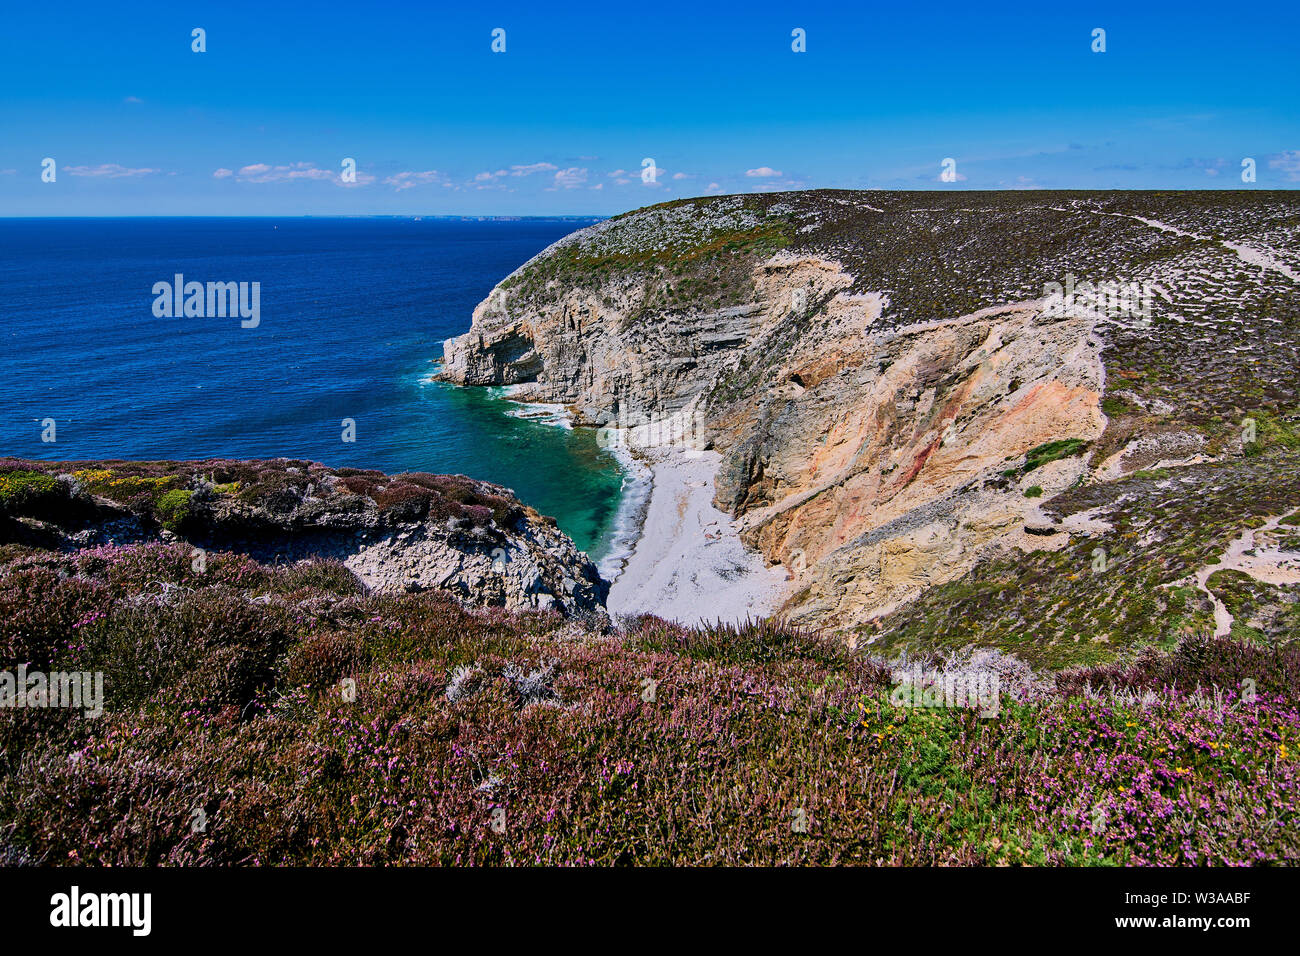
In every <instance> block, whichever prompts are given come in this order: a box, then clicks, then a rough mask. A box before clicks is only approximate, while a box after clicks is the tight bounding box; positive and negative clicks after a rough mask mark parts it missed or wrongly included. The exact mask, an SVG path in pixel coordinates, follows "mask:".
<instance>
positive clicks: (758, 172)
mask: <svg viewBox="0 0 1300 956" xmlns="http://www.w3.org/2000/svg"><path fill="white" fill-rule="evenodd" d="M745 175H746V176H749V177H750V178H751V179H771V178H772V177H774V176H780V175H781V170H779V169H773V168H772V167H771V166H759V167H758V168H757V169H747V170H745Z"/></svg>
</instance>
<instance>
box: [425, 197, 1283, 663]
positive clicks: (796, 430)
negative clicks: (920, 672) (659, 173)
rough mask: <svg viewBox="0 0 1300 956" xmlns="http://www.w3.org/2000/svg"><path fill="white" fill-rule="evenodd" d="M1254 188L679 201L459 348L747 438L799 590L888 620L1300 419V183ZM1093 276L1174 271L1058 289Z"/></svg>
mask: <svg viewBox="0 0 1300 956" xmlns="http://www.w3.org/2000/svg"><path fill="white" fill-rule="evenodd" d="M1251 202H1253V203H1254V205H1253V206H1252V205H1248V206H1246V207H1245V208H1242V201H1241V200H1240V199H1239V198H1237V197H1231V198H1228V199H1223V198H1219V199H1207V198H1203V197H1202V198H1189V196H1188V194H1184V196H1183V198H1182V199H1181V200H1179V201H1177V202H1172V201H1171V200H1168V199H1167V198H1165V196H1164V194H1124V195H1119V194H1116V195H1110V194H1041V195H1038V196H1032V195H1025V194H1020V195H1009V194H972V193H963V194H946V195H935V194H889V193H878V192H865V193H853V192H838V191H818V192H813V193H797V194H781V195H768V196H749V197H719V198H716V199H707V200H691V201H681V202H677V203H670V204H667V205H664V206H656V207H651V208H649V209H646V210H640V211H638V212H635V213H631V214H628V215H626V216H622V217H619V218H617V219H614V220H610V221H608V222H605V223H601V224H599V225H597V226H593V227H591V228H588V229H585V230H582V231H581V232H578V233H575V234H574V235H573V236H570V237H567V238H566V239H564V240H561V242H559V243H557V244H555V245H554V246H552V247H551V248H550V249H548V250H546V251H545V252H544V253H542V254H541V255H539V256H538V257H536V258H534V259H533V260H532V261H530V262H529V263H527V264H525V266H523V267H521V268H520V269H519V270H517V271H516V272H515V273H514V274H512V275H511V276H509V277H508V278H506V279H505V280H504V281H503V282H502V283H501V284H500V285H499V286H498V288H497V289H496V290H494V292H493V293H492V295H490V296H489V297H488V299H487V300H485V301H484V302H483V303H482V304H481V305H480V306H479V307H478V308H477V309H476V310H475V313H474V318H473V326H472V329H471V331H470V332H469V333H468V334H466V335H464V336H461V337H459V338H457V339H452V340H450V341H448V343H447V344H446V348H445V356H444V358H445V361H444V367H443V372H442V374H443V376H444V377H445V378H446V379H448V380H450V381H453V382H457V383H460V384H513V385H518V386H520V395H521V397H524V398H527V399H531V400H536V401H546V402H560V403H564V404H566V405H569V406H571V407H572V408H573V409H574V411H575V412H576V414H577V415H578V417H579V420H580V421H582V422H585V423H588V424H594V425H605V426H610V425H615V426H620V425H621V426H626V425H628V424H638V423H642V422H662V421H668V420H671V421H674V422H681V421H689V422H690V423H692V425H697V426H698V427H699V430H700V432H701V433H702V434H703V435H704V436H705V437H706V440H707V442H708V443H709V444H711V445H712V447H714V448H715V449H716V450H718V451H719V452H721V454H722V456H723V463H722V466H721V469H720V472H719V475H718V478H717V488H718V494H717V503H718V505H719V507H722V508H724V509H725V510H728V511H730V512H732V513H733V514H736V515H739V516H741V517H742V519H743V529H744V531H743V533H744V536H745V538H746V540H747V541H748V542H749V543H750V544H752V545H753V546H754V547H756V548H758V549H760V550H761V552H762V553H763V555H764V556H765V558H766V559H767V560H768V561H769V562H773V563H780V564H783V565H785V566H786V567H787V568H789V570H790V572H791V581H790V586H789V587H790V591H789V595H788V602H787V605H786V612H787V613H788V614H790V615H791V616H793V617H795V618H797V619H801V620H807V621H811V622H814V623H818V624H824V625H830V626H834V627H836V628H841V629H849V630H861V629H863V627H864V626H866V625H867V624H868V622H873V628H868V630H869V632H870V633H871V634H872V635H873V638H874V636H875V634H876V633H877V631H876V629H878V628H879V624H880V619H882V618H884V617H886V616H888V615H889V614H891V612H894V611H896V610H897V609H898V608H900V607H902V606H903V605H905V604H907V603H908V602H909V601H911V600H912V599H914V598H916V597H918V596H919V595H921V594H922V593H924V592H926V591H927V589H930V588H933V587H934V586H936V585H940V584H944V583H946V582H950V581H953V580H955V579H957V578H960V577H962V576H964V575H967V574H968V573H969V572H971V571H972V569H973V568H975V567H976V566H977V565H979V564H980V563H981V562H987V561H990V560H994V559H997V558H999V557H1005V556H1007V555H1014V554H1017V553H1021V554H1023V553H1029V552H1033V553H1038V552H1051V551H1056V550H1060V549H1062V548H1063V547H1065V546H1066V545H1067V543H1069V542H1071V541H1074V540H1077V539H1078V538H1079V537H1080V536H1081V535H1082V536H1084V537H1086V536H1087V534H1088V533H1091V532H1095V531H1096V530H1097V529H1096V528H1095V527H1094V526H1092V525H1089V524H1088V522H1086V521H1085V522H1082V523H1080V524H1078V525H1077V527H1076V526H1071V528H1070V529H1068V530H1063V528H1062V526H1061V525H1060V522H1059V520H1058V519H1059V516H1051V515H1048V514H1044V512H1043V510H1042V509H1041V507H1040V505H1041V504H1042V503H1043V502H1047V501H1049V500H1051V499H1053V498H1054V496H1056V495H1058V494H1059V493H1061V492H1064V491H1065V490H1067V489H1070V488H1075V487H1078V486H1081V485H1089V486H1091V485H1094V484H1098V483H1107V482H1110V483H1112V484H1113V483H1114V482H1116V481H1118V480H1120V479H1122V478H1124V477H1125V476H1127V475H1131V474H1133V473H1134V472H1137V471H1138V470H1139V469H1141V468H1145V467H1150V466H1152V465H1157V466H1159V465H1172V464H1180V463H1184V462H1186V463H1196V462H1204V461H1221V460H1225V458H1231V457H1234V456H1235V457H1236V458H1240V456H1242V454H1243V446H1242V444H1241V442H1240V440H1239V439H1238V438H1237V437H1236V435H1235V432H1236V429H1237V427H1238V423H1239V421H1240V419H1241V418H1242V416H1243V415H1244V414H1246V413H1247V412H1249V411H1250V410H1251V409H1261V413H1262V414H1266V415H1271V414H1276V415H1279V416H1282V417H1281V418H1280V419H1279V420H1283V419H1285V416H1286V415H1287V414H1289V413H1290V410H1291V409H1293V408H1294V407H1295V404H1296V396H1297V392H1298V389H1297V384H1298V382H1297V379H1298V373H1297V368H1296V365H1295V363H1294V362H1293V361H1292V359H1293V358H1294V356H1295V354H1296V351H1297V343H1298V342H1300V323H1297V316H1296V310H1295V308H1294V306H1293V305H1292V304H1290V303H1291V302H1292V301H1293V299H1294V292H1295V288H1294V284H1295V281H1294V278H1293V276H1292V275H1291V274H1290V267H1288V266H1286V262H1288V261H1290V260H1289V259H1288V256H1293V255H1294V253H1293V252H1292V251H1291V250H1292V246H1291V242H1292V240H1293V238H1294V233H1295V231H1296V228H1295V222H1296V219H1295V212H1296V210H1295V201H1294V200H1293V199H1289V198H1282V197H1274V198H1269V197H1267V196H1264V195H1260V196H1258V197H1256V198H1254V199H1252V200H1251ZM1157 215H1158V216H1164V217H1166V218H1169V219H1171V220H1175V221H1179V222H1182V223H1185V224H1188V226H1189V227H1188V228H1186V229H1169V228H1157V227H1156V225H1154V223H1155V222H1156V220H1155V219H1154V218H1153V217H1155V216H1157ZM1196 224H1199V227H1200V228H1201V229H1202V230H1204V231H1205V232H1206V233H1209V234H1208V235H1207V234H1202V233H1200V232H1197V233H1193V232H1191V229H1190V226H1191V225H1196ZM1252 230H1253V231H1252ZM1261 236H1263V237H1264V238H1265V239H1267V240H1268V242H1270V243H1271V245H1267V246H1264V245H1263V244H1262V243H1261V242H1260V237H1261ZM1230 239H1239V240H1241V241H1238V242H1232V241H1229V240H1230ZM1251 243H1254V245H1251ZM1241 247H1247V248H1250V249H1253V250H1256V251H1258V250H1259V249H1263V248H1266V249H1267V255H1265V254H1264V253H1260V254H1259V255H1256V256H1254V257H1247V256H1243V255H1242V254H1241V252H1240V248H1241ZM1261 261H1266V264H1265V265H1263V266H1261V265H1260V262H1261ZM1267 263H1272V266H1273V267H1269V266H1268V265H1267ZM1076 279H1077V280H1078V281H1079V283H1080V284H1082V283H1083V282H1085V281H1089V280H1090V281H1091V282H1092V283H1095V284H1098V285H1100V284H1101V283H1103V282H1107V281H1114V282H1117V283H1126V284H1132V285H1133V287H1134V288H1139V287H1140V288H1142V289H1144V290H1146V292H1147V296H1146V299H1145V300H1141V299H1138V298H1136V297H1135V298H1134V299H1133V300H1132V301H1131V302H1119V303H1116V302H1115V301H1114V300H1113V299H1112V301H1110V302H1109V303H1107V302H1105V301H1101V302H1097V301H1093V300H1089V299H1087V297H1086V296H1082V295H1081V296H1078V297H1076V296H1075V295H1073V293H1072V291H1071V292H1070V293H1069V294H1065V295H1062V294H1061V293H1060V292H1059V291H1058V290H1059V289H1060V288H1061V287H1062V286H1063V287H1064V288H1066V289H1068V290H1073V289H1074V288H1075V282H1076ZM1052 283H1056V284H1057V286H1056V287H1054V286H1053V285H1052ZM1080 287H1082V285H1080ZM1261 327H1262V328H1263V329H1264V330H1266V332H1267V335H1265V336H1261V335H1260V334H1259V331H1258V330H1259V329H1260V328H1261ZM1287 427H1288V428H1289V427H1290V426H1287ZM1288 434H1289V432H1288ZM1246 451H1249V449H1246Z"/></svg>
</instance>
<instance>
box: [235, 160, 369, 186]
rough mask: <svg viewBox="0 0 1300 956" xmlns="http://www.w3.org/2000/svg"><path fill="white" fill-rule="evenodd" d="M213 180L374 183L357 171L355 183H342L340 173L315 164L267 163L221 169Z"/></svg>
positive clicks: (366, 174)
mask: <svg viewBox="0 0 1300 956" xmlns="http://www.w3.org/2000/svg"><path fill="white" fill-rule="evenodd" d="M212 176H213V178H215V179H230V178H232V177H233V178H234V179H237V180H238V181H239V182H241V183H288V182H329V183H334V185H336V186H368V185H370V184H371V183H373V182H374V181H375V177H374V176H372V175H371V174H370V173H366V172H362V171H360V170H357V178H356V181H355V182H350V183H349V182H344V181H343V176H342V173H341V172H336V171H335V170H332V169H322V168H321V167H319V166H317V165H316V164H315V163H305V162H299V163H288V164H285V165H283V166H272V165H271V164H269V163H249V164H248V165H247V166H241V167H239V169H238V170H236V171H231V170H229V169H227V168H226V167H224V166H223V167H221V168H220V169H217V170H215V171H214V172H213V173H212Z"/></svg>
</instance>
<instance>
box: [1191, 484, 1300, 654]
mask: <svg viewBox="0 0 1300 956" xmlns="http://www.w3.org/2000/svg"><path fill="white" fill-rule="evenodd" d="M1297 510H1300V509H1292V510H1291V511H1288V512H1287V513H1286V514H1284V515H1278V516H1277V517H1276V518H1269V519H1268V521H1266V522H1264V524H1263V525H1262V526H1261V527H1258V528H1251V529H1249V530H1247V531H1245V532H1243V533H1242V535H1241V536H1240V537H1239V538H1237V539H1236V540H1235V541H1232V542H1229V544H1228V548H1227V550H1226V551H1224V552H1223V554H1222V555H1221V556H1220V558H1219V560H1218V561H1217V562H1216V563H1214V564H1207V565H1206V566H1205V567H1203V568H1201V570H1199V571H1197V572H1196V586H1197V587H1198V588H1200V589H1201V590H1202V591H1204V592H1205V593H1206V594H1207V595H1209V597H1210V600H1211V601H1212V602H1213V603H1214V636H1215V637H1226V636H1227V634H1228V632H1229V631H1231V630H1232V615H1231V614H1230V613H1228V609H1227V607H1226V606H1225V605H1224V603H1223V602H1222V601H1220V600H1219V598H1218V596H1217V595H1216V594H1215V593H1214V592H1213V591H1211V590H1210V588H1209V586H1208V584H1207V582H1208V581H1209V580H1210V576H1211V575H1213V574H1214V573H1215V572H1216V571H1241V572H1243V573H1244V574H1248V575H1250V576H1251V577H1252V578H1254V579H1255V580H1256V581H1261V582H1263V583H1265V584H1300V556H1297V554H1296V552H1294V551H1283V550H1281V549H1280V548H1278V547H1276V546H1275V545H1273V544H1268V545H1261V546H1259V547H1257V546H1256V544H1255V539H1256V536H1257V535H1260V534H1268V533H1270V532H1273V531H1276V530H1277V528H1278V525H1279V524H1280V523H1281V521H1282V519H1283V518H1287V517H1290V516H1291V515H1293V514H1295V513H1296V511H1297ZM1247 552H1253V553H1251V554H1248V553H1247Z"/></svg>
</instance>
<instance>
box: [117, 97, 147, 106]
mask: <svg viewBox="0 0 1300 956" xmlns="http://www.w3.org/2000/svg"><path fill="white" fill-rule="evenodd" d="M122 102H123V103H133V104H134V103H143V102H144V100H142V99H140V97H138V96H128V97H127V98H126V99H124V100H123V101H122Z"/></svg>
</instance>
